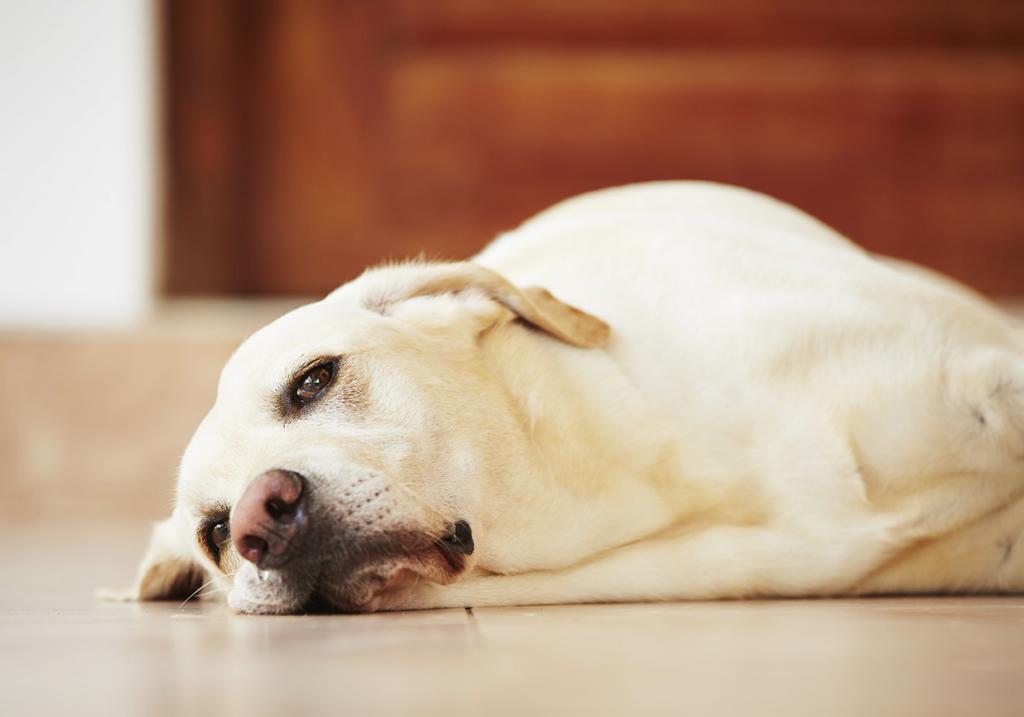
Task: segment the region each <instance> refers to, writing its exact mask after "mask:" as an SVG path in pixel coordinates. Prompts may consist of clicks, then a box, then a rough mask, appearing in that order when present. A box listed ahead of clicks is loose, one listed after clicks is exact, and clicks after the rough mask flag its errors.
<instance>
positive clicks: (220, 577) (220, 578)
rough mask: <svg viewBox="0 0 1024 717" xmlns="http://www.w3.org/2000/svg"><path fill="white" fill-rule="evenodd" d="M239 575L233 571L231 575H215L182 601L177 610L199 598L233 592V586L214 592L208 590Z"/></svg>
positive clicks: (222, 587)
mask: <svg viewBox="0 0 1024 717" xmlns="http://www.w3.org/2000/svg"><path fill="white" fill-rule="evenodd" d="M237 573H238V571H237V570H232V571H231V572H230V573H225V574H223V575H214V576H213V577H212V578H210V579H209V580H207V581H206V582H205V583H203V584H202V585H200V586H199V587H198V588H196V589H195V590H193V591H192V594H191V595H189V596H188V597H187V598H185V599H184V600H182V601H181V604H179V605H178V608H177V609H178V610H181V609H182V608H184V607H185V605H186V604H188V603H189V602H190V601H191V600H194V599H196V598H199V597H205V596H207V595H217V594H219V593H226V592H230V591H231V586H230V585H224V586H221V587H218V588H215V589H212V590H207V588H209V587H210V586H211V585H213V584H214V583H218V582H221V581H223V580H229V579H231V578H233V577H235V575H236V574H237Z"/></svg>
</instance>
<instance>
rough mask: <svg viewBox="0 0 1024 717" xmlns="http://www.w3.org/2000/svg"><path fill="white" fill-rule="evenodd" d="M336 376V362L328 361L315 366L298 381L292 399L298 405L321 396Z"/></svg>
mask: <svg viewBox="0 0 1024 717" xmlns="http://www.w3.org/2000/svg"><path fill="white" fill-rule="evenodd" d="M332 378H334V362H333V361H328V362H327V363H322V364H318V365H316V366H314V367H313V368H311V369H310V370H309V371H307V372H306V373H305V374H303V375H302V377H301V378H300V379H299V380H298V381H297V382H296V384H295V388H294V390H293V391H292V401H293V402H294V403H296V404H298V405H300V406H301V405H302V404H304V403H309V402H310V401H312V400H314V399H316V398H319V397H320V395H321V394H322V393H323V392H324V391H326V390H327V387H328V386H329V385H330V384H331V379H332Z"/></svg>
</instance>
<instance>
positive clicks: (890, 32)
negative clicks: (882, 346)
mask: <svg viewBox="0 0 1024 717" xmlns="http://www.w3.org/2000/svg"><path fill="white" fill-rule="evenodd" d="M164 18H165V39H166V42H165V54H166V60H167V61H166V136H167V156H168V181H167V189H168V214H167V216H168V222H167V236H168V241H167V257H166V259H167V261H166V266H167V272H166V284H167V289H168V290H169V291H170V292H171V293H175V294H187V293H241V294H265V293H286V294H319V293H323V292H326V291H328V290H329V289H331V288H333V287H334V286H336V285H337V284H339V283H341V282H342V281H345V280H347V279H349V278H352V277H353V276H355V275H356V274H358V273H359V272H360V271H361V270H362V268H363V267H364V266H366V265H367V264H371V263H374V262H377V261H380V260H383V259H388V258H403V257H408V256H415V255H417V254H419V253H421V252H425V253H426V254H427V255H429V256H431V257H435V256H436V257H446V258H458V257H466V256H469V255H471V254H473V253H474V252H476V251H477V250H478V249H480V248H481V247H482V246H483V245H484V244H485V243H486V242H487V241H488V240H489V239H490V238H491V237H492V236H493V235H494V234H495V233H496V232H497V231H500V230H502V229H505V228H509V227H512V226H514V225H515V224H516V223H518V222H519V221H521V220H522V219H524V218H526V217H527V216H529V215H530V214H531V213H533V212H535V211H537V210H539V209H541V208H543V207H545V206H546V205H548V204H550V203H552V202H555V201H557V200H559V199H562V198H565V197H567V196H570V195H572V194H575V193H578V192H583V191H586V190H589V189H595V188H598V187H603V186H608V185H615V184H622V183H626V182H634V181H643V180H651V179H667V178H674V179H678V178H700V179H710V180H715V181H721V182H730V183H735V184H740V185H744V186H747V187H750V188H753V189H757V190H760V191H764V192H768V193H770V194H772V195H775V196H777V197H779V198H781V199H784V200H786V201H789V202H792V203H794V204H796V205H798V206H800V207H802V208H804V209H806V210H808V211H810V212H811V213H813V214H815V215H817V216H819V217H820V218H822V219H824V220H825V221H827V222H829V223H831V224H832V225H834V226H836V227H837V228H838V229H840V230H841V231H843V232H844V233H846V234H848V235H849V236H851V237H852V238H853V239H855V240H856V241H858V242H859V243H861V244H862V245H864V246H866V247H868V248H870V249H872V250H874V251H879V252H883V253H886V254H892V255H897V256H902V257H906V258H909V259H913V260H915V261H919V262H922V263H924V264H927V265H930V266H932V267H935V268H937V269H939V270H942V271H944V272H947V273H949V274H952V275H953V276H956V277H958V278H960V279H962V280H965V281H967V282H969V283H971V284H973V285H974V286H976V287H979V288H981V289H983V290H985V291H988V292H990V293H994V294H1024V3H1021V2H1014V1H1012V0H900V1H899V2H893V1H892V0H862V1H861V2H858V3H829V2H820V0H766V1H758V0H678V1H672V0H588V1H587V2H579V1H573V0H517V2H514V3H513V2H508V3H505V2H491V1H489V0H334V1H332V0H296V1H294V2H289V1H286V0H248V1H246V0H216V1H215V0H167V2H166V4H165V6H164Z"/></svg>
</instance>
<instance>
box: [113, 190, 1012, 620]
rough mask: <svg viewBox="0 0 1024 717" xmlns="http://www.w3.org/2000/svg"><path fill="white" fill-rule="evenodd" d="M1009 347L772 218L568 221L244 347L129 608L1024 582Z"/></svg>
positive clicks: (874, 589) (373, 277)
mask: <svg viewBox="0 0 1024 717" xmlns="http://www.w3.org/2000/svg"><path fill="white" fill-rule="evenodd" d="M1022 528H1024V327H1022V326H1021V325H1020V324H1018V323H1016V322H1015V320H1014V319H1013V318H1011V317H1009V316H1008V315H1004V314H1001V313H1000V312H999V311H998V310H997V309H996V308H994V307H993V306H991V305H990V304H988V303H986V301H985V300H984V299H982V298H980V297H979V296H977V295H975V294H973V293H972V292H971V291H970V290H968V289H966V288H963V287H961V286H960V285H958V284H956V283H955V282H953V281H952V280H950V279H946V278H944V277H941V276H938V275H936V274H933V273H931V272H929V271H927V270H925V269H922V268H918V267H914V266H911V265H908V264H903V263H900V262H896V261H893V260H886V259H881V258H877V257H875V256H872V255H870V254H868V253H866V252H865V251H863V250H862V249H860V248H859V247H857V246H856V245H855V244H853V243H851V242H850V241H848V240H847V239H845V238H844V237H842V236H841V235H839V234H838V233H836V232H835V231H833V230H831V229H830V228H828V227H827V226H825V225H823V224H822V223H820V222H818V221H817V220H815V219H813V218H812V217H810V216H808V215H806V214H804V213H802V212H800V211H799V210H797V209H794V208H792V207H790V206H788V205H785V204H783V203H781V202H778V201H775V200H773V199H770V198H768V197H766V196H763V195H760V194H756V193H754V192H750V191H746V190H743V189H739V188H733V187H727V186H723V185H716V184H710V183H700V182H658V183H650V184H639V185H631V186H626V187H619V188H614V189H607V190H602V191H597V192H594V193H590V194H586V195H583V196H580V197H576V198H573V199H570V200H567V201H565V202H563V203H561V204H558V205H556V206H555V207H553V208H551V209H548V210H546V211H544V212H542V213H541V214H539V215H538V216H536V217H534V218H533V219H530V220H529V221H527V222H526V223H524V224H523V225H522V226H520V227H519V228H518V229H515V230H514V231H511V232H509V233H506V234H504V235H502V236H500V237H499V238H497V239H496V240H495V241H494V242H493V243H492V244H491V245H490V246H489V247H487V248H486V249H485V250H484V251H483V252H482V253H481V254H479V255H478V256H477V257H475V258H474V259H473V260H472V261H469V262H453V263H444V262H424V261H414V262H410V263H405V264H398V265H392V266H384V267H381V268H375V269H371V270H368V271H366V272H365V273H364V274H363V275H362V276H361V277H359V278H358V279H356V280H354V281H352V282H350V283H348V284H345V285H343V286H342V287H340V288H339V289H337V290H336V291H334V292H333V293H331V294H330V295H328V296H327V297H326V298H324V299H323V300H321V301H318V302H316V303H314V304H311V305H308V306H304V307H302V308H299V309H297V310H295V311H293V312H291V313H289V314H286V315H285V316H283V317H281V318H279V319H277V320H276V321H274V322H273V323H271V324H270V325H269V326H267V327H265V328H263V329H261V330H260V331H258V332H256V333H255V334H254V335H253V336H251V337H250V338H248V339H247V340H246V341H245V342H244V343H243V344H242V345H241V347H240V348H239V349H238V350H237V351H236V353H235V354H234V355H233V356H232V357H231V359H230V360H229V361H228V363H227V365H226V366H225V368H224V370H223V373H222V375H221V377H220V382H219V385H218V390H217V398H216V402H215V403H214V405H213V408H212V410H211V411H210V412H209V414H208V415H207V416H206V417H205V419H203V421H202V423H201V424H200V426H199V427H198V430H197V431H196V433H195V435H194V437H193V438H192V440H191V442H190V443H189V445H188V448H187V450H186V451H185V454H184V457H183V459H182V462H181V467H180V475H179V478H178V484H177V494H176V499H175V506H174V509H173V512H172V514H171V516H170V518H168V519H167V520H165V521H164V522H162V523H159V524H157V526H156V527H155V529H154V531H153V536H152V540H151V544H150V547H149V550H148V552H147V553H146V555H145V557H144V559H143V561H142V565H141V567H140V568H139V573H138V579H137V581H136V583H135V586H134V588H133V590H132V591H131V596H132V597H134V598H135V599H138V600H157V599H185V598H187V597H189V596H191V595H193V594H196V593H197V592H202V591H203V590H205V591H206V592H208V593H213V594H227V602H228V604H229V605H230V606H231V607H232V608H233V609H234V610H236V611H238V612H243V613H295V612H303V611H339V612H367V611H375V610H396V609H419V608H439V607H464V606H488V605H511V604H514V605H525V604H551V603H577V602H612V601H653V600H690V599H702V600H704V599H720V598H747V597H769V596H771V597H795V596H856V595H867V594H893V593H899V594H909V593H945V592H1014V591H1020V590H1022V589H1024V550H1022V549H1019V548H1020V543H1021V532H1022Z"/></svg>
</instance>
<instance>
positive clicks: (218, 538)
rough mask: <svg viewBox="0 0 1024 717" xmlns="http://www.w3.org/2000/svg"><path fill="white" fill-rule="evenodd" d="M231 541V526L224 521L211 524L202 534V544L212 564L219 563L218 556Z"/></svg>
mask: <svg viewBox="0 0 1024 717" xmlns="http://www.w3.org/2000/svg"><path fill="white" fill-rule="evenodd" d="M229 540H231V525H230V524H229V523H228V521H226V520H219V521H217V522H211V523H209V524H208V525H207V526H206V530H205V531H204V533H203V542H204V543H205V544H206V550H207V552H208V553H209V554H210V557H211V558H212V559H213V562H215V563H219V562H220V554H221V551H222V550H223V549H224V546H225V545H226V544H227V542H228V541H229Z"/></svg>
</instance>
